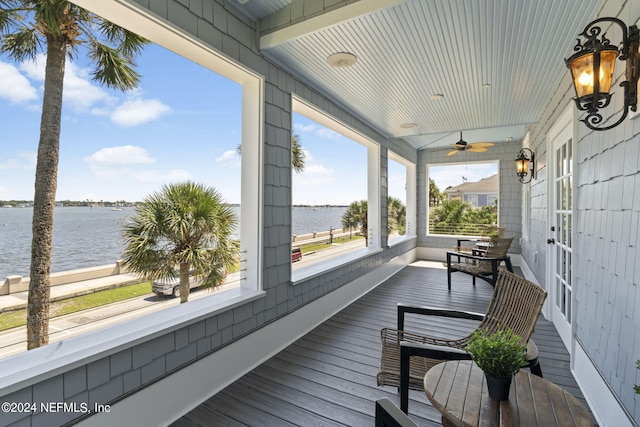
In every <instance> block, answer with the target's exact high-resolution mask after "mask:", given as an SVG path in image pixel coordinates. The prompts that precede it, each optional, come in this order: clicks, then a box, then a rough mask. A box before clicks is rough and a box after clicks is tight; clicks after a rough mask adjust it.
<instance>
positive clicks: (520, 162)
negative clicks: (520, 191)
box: [516, 148, 536, 184]
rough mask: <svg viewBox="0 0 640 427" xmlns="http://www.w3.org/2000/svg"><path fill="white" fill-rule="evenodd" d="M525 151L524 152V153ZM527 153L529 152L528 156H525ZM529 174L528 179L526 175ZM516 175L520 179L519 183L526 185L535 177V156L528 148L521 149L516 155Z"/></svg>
mask: <svg viewBox="0 0 640 427" xmlns="http://www.w3.org/2000/svg"><path fill="white" fill-rule="evenodd" d="M525 150H526V151H525ZM527 151H528V152H529V156H527ZM529 172H531V174H530V176H529V179H526V178H527V175H529ZM516 175H518V177H519V178H520V182H521V183H523V184H526V183H528V182H531V179H532V178H535V175H536V155H535V153H534V152H533V151H531V150H529V149H528V148H523V149H522V150H520V152H519V153H518V157H516Z"/></svg>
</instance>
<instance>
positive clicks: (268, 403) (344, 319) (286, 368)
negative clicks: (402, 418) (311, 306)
mask: <svg viewBox="0 0 640 427" xmlns="http://www.w3.org/2000/svg"><path fill="white" fill-rule="evenodd" d="M434 266H436V267H437V266H438V265H437V264H434V263H429V262H424V261H417V262H415V263H413V264H412V265H410V266H407V267H406V268H404V269H403V270H402V271H400V272H399V273H397V274H396V275H394V276H393V277H391V278H390V279H388V280H387V281H386V282H385V283H383V284H382V285H380V286H378V287H377V288H376V289H374V290H373V291H371V292H370V293H369V294H367V295H365V296H364V297H362V298H361V299H360V300H358V301H357V302H355V303H354V304H352V305H350V306H349V307H347V308H346V309H344V310H343V311H341V312H340V313H338V314H337V315H335V316H334V317H332V318H331V319H329V320H328V321H326V322H325V323H323V324H322V325H320V326H318V327H317V328H315V329H314V330H313V331H311V332H310V333H308V334H307V335H306V336H304V337H303V338H301V339H299V340H298V341H296V342H295V343H293V344H292V345H291V346H289V347H288V348H286V349H285V350H283V351H282V352H281V353H279V354H278V355H276V356H274V357H273V358H271V359H270V360H268V361H267V362H265V363H264V364H262V365H260V366H259V367H257V368H256V369H254V370H253V371H251V372H250V373H248V374H247V375H245V376H244V377H242V378H241V379H239V380H238V381H236V382H235V383H234V384H232V385H230V386H229V387H227V388H226V389H225V390H223V391H221V392H220V393H218V394H217V395H215V396H214V397H212V398H210V399H209V400H207V401H205V402H204V403H202V404H201V405H199V406H198V407H197V408H195V409H194V410H192V411H191V412H189V413H188V414H186V415H185V416H183V417H182V418H181V419H179V420H178V421H176V422H175V423H174V424H173V426H175V427H193V426H211V427H213V426H216V427H218V426H255V427H262V426H279V427H280V426H303V427H311V426H319V427H329V426H349V427H355V426H367V427H369V426H373V425H374V402H375V400H377V399H379V398H382V397H387V398H389V399H390V400H391V401H393V402H394V403H396V405H398V404H399V398H398V395H397V392H396V390H395V388H392V387H378V386H377V385H376V379H375V376H376V373H377V371H378V360H379V359H378V358H379V351H380V338H379V334H380V329H381V328H383V327H385V326H393V325H395V323H396V303H398V302H403V303H411V304H419V305H429V306H436V307H446V308H456V309H460V310H470V311H476V312H484V311H485V309H486V307H487V305H488V303H489V299H490V297H491V291H492V288H491V287H490V286H489V285H488V284H486V283H484V282H483V281H481V280H480V281H478V284H477V286H476V287H475V288H474V287H473V286H472V285H471V278H470V276H468V275H466V274H462V273H456V274H454V275H453V279H454V284H453V291H452V292H451V293H448V292H447V284H446V280H447V279H446V270H444V269H442V268H432V267H434ZM516 272H517V271H516ZM408 325H412V329H415V328H413V327H417V324H415V323H414V322H409V323H408ZM472 327H473V325H472V324H467V325H459V324H451V322H444V323H433V324H431V325H429V326H428V329H429V330H430V331H431V332H432V333H442V334H446V335H448V336H451V334H457V335H458V336H459V335H463V334H464V333H465V332H466V331H467V330H469V329H471V328H472ZM407 329H409V327H407ZM533 338H534V340H535V342H536V344H537V345H538V348H539V350H540V363H541V366H542V370H543V374H544V376H545V379H547V380H550V381H552V382H554V383H556V384H558V385H560V386H561V387H563V388H564V389H565V390H567V391H568V392H570V393H571V394H573V395H574V396H576V397H577V398H578V399H579V400H581V401H582V402H583V403H584V399H583V396H582V394H581V392H580V389H579V388H578V386H577V384H576V382H575V380H574V378H573V376H572V375H571V372H570V371H569V355H568V353H567V351H566V350H565V348H564V346H563V344H562V342H561V340H560V337H559V336H558V334H557V332H556V331H555V329H554V328H553V326H552V324H551V323H550V322H548V321H546V320H544V319H542V318H541V319H540V320H539V321H538V325H537V327H536V331H535V333H534V335H533ZM409 415H410V417H411V418H412V419H413V420H414V421H415V422H416V423H418V425H420V426H439V425H441V424H440V415H439V413H438V412H437V411H436V410H435V409H434V408H433V407H432V406H431V405H430V404H429V403H428V401H427V398H426V397H425V395H424V393H421V392H417V391H411V393H410V401H409Z"/></svg>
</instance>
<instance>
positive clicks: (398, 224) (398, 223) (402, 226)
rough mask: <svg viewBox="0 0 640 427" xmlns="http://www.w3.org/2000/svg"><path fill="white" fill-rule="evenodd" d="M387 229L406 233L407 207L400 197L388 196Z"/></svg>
mask: <svg viewBox="0 0 640 427" xmlns="http://www.w3.org/2000/svg"><path fill="white" fill-rule="evenodd" d="M387 212H388V217H387V218H388V219H387V231H388V232H389V234H391V232H392V231H394V230H398V233H400V234H405V231H406V226H407V208H406V206H405V205H404V203H402V201H401V200H400V199H397V198H395V197H392V196H389V197H388V198H387Z"/></svg>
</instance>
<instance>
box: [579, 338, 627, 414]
mask: <svg viewBox="0 0 640 427" xmlns="http://www.w3.org/2000/svg"><path fill="white" fill-rule="evenodd" d="M574 342H575V345H574V351H573V369H571V373H572V374H573V376H574V377H575V379H576V382H577V383H578V386H579V387H580V390H582V394H583V395H584V398H585V400H586V401H587V403H588V404H589V408H591V412H592V413H593V416H594V418H595V419H596V422H597V423H598V425H600V426H602V427H607V426H611V427H624V426H634V425H635V424H634V423H632V422H631V420H630V419H629V417H628V416H627V414H626V412H625V411H624V409H623V408H622V406H621V405H620V403H619V402H618V400H617V399H616V398H615V396H614V395H613V393H612V392H611V389H610V388H609V387H608V386H607V384H606V383H605V381H604V380H603V379H602V376H601V375H600V372H598V370H597V369H596V367H595V366H593V364H592V363H591V360H590V359H589V356H587V353H586V352H585V351H584V349H583V348H582V346H581V345H580V343H578V342H577V341H575V340H574Z"/></svg>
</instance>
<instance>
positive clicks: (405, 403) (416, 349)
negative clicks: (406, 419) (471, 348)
mask: <svg viewBox="0 0 640 427" xmlns="http://www.w3.org/2000/svg"><path fill="white" fill-rule="evenodd" d="M412 356H421V357H428V358H432V359H438V360H443V361H444V360H471V355H470V354H469V353H467V352H466V351H464V350H459V349H457V348H453V347H446V346H441V345H432V344H425V343H409V342H406V341H401V342H400V409H401V410H402V412H404V413H405V414H406V413H408V410H409V370H410V360H411V357H412Z"/></svg>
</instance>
